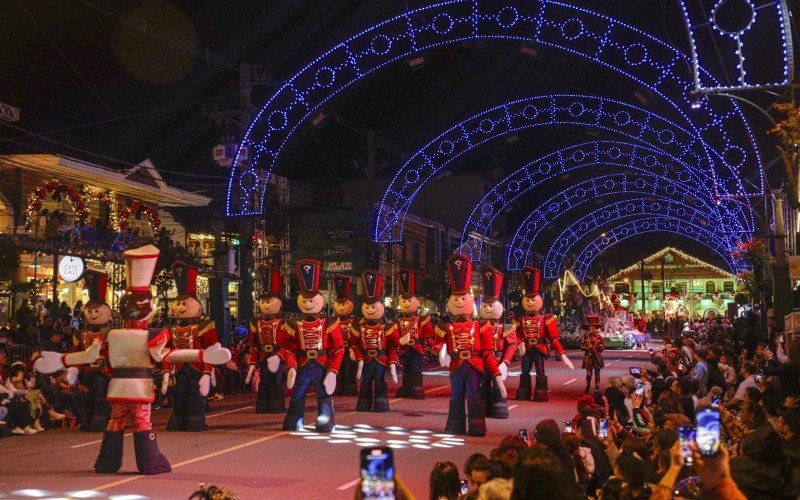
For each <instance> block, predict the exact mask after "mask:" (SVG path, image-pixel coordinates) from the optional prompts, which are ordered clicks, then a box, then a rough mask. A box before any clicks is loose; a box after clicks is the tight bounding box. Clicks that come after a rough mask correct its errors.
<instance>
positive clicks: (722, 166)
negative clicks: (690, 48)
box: [226, 0, 763, 216]
mask: <svg viewBox="0 0 800 500" xmlns="http://www.w3.org/2000/svg"><path fill="white" fill-rule="evenodd" d="M479 39H504V40H515V41H521V42H526V43H532V44H536V45H543V46H547V47H551V48H554V49H556V50H561V51H565V52H568V53H570V54H572V55H574V56H577V57H582V58H585V59H587V60H589V61H591V62H593V63H596V64H598V65H600V66H603V67H605V68H609V69H611V70H614V71H616V72H618V73H620V74H622V75H624V76H625V77H627V78H629V79H631V80H633V81H635V82H637V83H638V84H640V85H642V86H643V87H646V88H648V89H650V90H651V91H652V92H653V93H654V94H656V95H658V96H661V97H662V98H663V99H664V100H665V101H666V102H667V103H669V104H670V105H671V106H672V107H673V108H674V109H675V110H676V111H677V113H679V114H680V115H681V116H682V117H683V118H684V120H685V121H686V123H687V124H689V128H690V129H691V132H692V134H693V135H697V136H698V137H700V138H701V139H702V141H703V148H704V150H705V152H706V155H707V156H708V159H709V161H710V162H711V165H710V166H711V170H710V172H709V176H710V178H711V179H712V181H713V186H714V189H715V191H716V193H717V194H718V195H719V196H721V197H727V196H740V195H748V194H749V195H752V194H760V193H761V192H762V191H763V186H761V185H759V186H758V190H757V192H754V191H753V190H752V189H750V190H749V191H748V189H747V188H745V186H744V185H743V184H742V182H741V175H740V174H741V173H742V172H741V170H742V168H743V166H744V165H750V166H755V167H757V168H758V169H759V172H760V171H761V166H762V162H761V158H760V154H759V152H758V150H757V148H756V146H755V144H756V143H755V141H754V140H753V138H752V133H751V131H750V127H749V125H748V123H747V121H746V120H745V118H744V115H743V114H742V112H741V110H740V109H739V107H738V105H737V104H736V103H735V102H734V101H733V100H730V99H714V100H713V101H708V102H706V103H705V105H704V106H703V107H701V108H700V109H696V110H692V114H691V115H689V114H687V113H686V112H685V110H686V109H688V108H689V104H690V101H691V97H690V96H689V95H688V94H687V91H688V90H690V89H692V88H693V86H694V83H693V80H694V78H693V76H692V71H691V70H690V69H689V67H690V62H691V61H690V59H689V58H688V57H687V56H686V55H685V54H682V53H681V52H679V51H678V50H677V49H675V48H674V47H673V46H672V45H670V44H667V43H664V42H662V41H660V40H658V39H657V38H655V37H653V36H652V35H649V34H647V33H645V32H643V31H641V30H639V29H637V28H634V27H633V26H630V25H628V24H625V23H622V22H620V21H617V20H615V19H612V18H610V17H608V16H604V15H602V14H599V13H596V12H593V11H590V10H587V9H584V8H582V7H578V6H573V5H567V4H564V3H561V2H558V1H554V0H530V1H528V2H524V3H519V2H512V1H488V0H487V1H482V0H451V1H446V2H441V3H436V4H432V5H428V6H424V7H421V8H418V9H415V10H409V11H407V12H405V13H403V14H401V15H399V16H396V17H393V18H391V19H387V20H384V21H382V22H380V23H378V24H376V25H375V26H372V27H370V28H368V29H366V30H364V31H362V32H360V33H358V34H357V35H354V36H352V37H350V38H348V39H346V40H344V41H342V42H340V43H338V44H337V45H335V46H334V47H333V48H331V49H330V50H328V51H327V52H325V53H324V54H322V55H321V56H319V57H318V58H316V59H314V60H313V61H311V62H310V63H309V64H307V65H306V66H305V67H304V68H303V69H302V70H300V71H299V72H298V73H296V74H295V75H294V76H292V77H291V78H289V79H288V80H287V82H286V83H285V84H284V85H282V86H281V87H280V88H279V89H278V91H277V92H276V93H275V94H274V95H273V96H272V98H270V99H269V101H268V102H267V103H266V104H265V105H264V107H263V108H262V109H261V110H260V111H259V113H258V114H257V115H256V117H255V118H254V120H253V121H252V123H251V124H250V126H249V127H248V128H247V130H246V132H245V134H244V138H243V139H242V142H241V144H240V147H239V149H238V150H237V153H236V156H235V158H234V161H233V167H232V168H231V176H230V179H229V182H228V192H227V196H226V213H227V214H228V215H229V216H247V215H260V214H262V213H263V211H264V192H265V189H266V185H267V180H268V178H269V175H268V174H269V172H271V171H272V169H273V167H274V166H275V164H276V162H277V160H278V158H279V157H280V155H281V153H282V151H283V149H284V147H285V146H286V143H287V141H288V139H289V138H290V137H291V136H292V134H293V133H294V132H295V131H296V130H297V128H298V127H299V126H300V124H301V123H303V122H304V121H305V120H306V119H307V118H308V117H309V116H310V115H311V114H312V113H313V112H314V111H315V110H317V109H318V108H319V107H320V106H322V105H323V104H324V103H325V102H327V101H328V100H330V99H331V98H333V97H334V96H335V95H337V94H338V93H339V92H341V91H342V90H344V89H346V88H349V87H350V86H352V85H353V84H354V83H355V82H357V81H359V80H361V79H362V78H364V77H365V76H366V75H368V74H371V73H372V72H374V71H376V70H378V69H380V68H381V67H383V66H386V65H388V64H390V63H392V62H394V61H398V60H402V59H406V58H408V57H409V56H410V55H412V54H415V53H418V52H421V51H424V50H426V49H429V48H434V47H438V46H443V45H450V44H456V43H462V42H464V41H467V40H479ZM702 83H703V84H705V85H710V86H711V85H714V84H715V83H716V82H715V81H714V79H713V78H712V77H710V76H708V74H707V73H703V74H702ZM243 147H245V148H246V149H243ZM244 151H247V154H246V155H245V154H244ZM759 180H760V181H761V182H762V183H763V179H761V176H759Z"/></svg>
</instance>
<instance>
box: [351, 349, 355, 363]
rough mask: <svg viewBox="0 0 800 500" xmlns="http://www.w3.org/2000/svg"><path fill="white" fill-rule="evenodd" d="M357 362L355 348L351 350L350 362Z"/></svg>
mask: <svg viewBox="0 0 800 500" xmlns="http://www.w3.org/2000/svg"><path fill="white" fill-rule="evenodd" d="M355 360H356V352H355V351H354V350H353V348H350V361H353V362H355Z"/></svg>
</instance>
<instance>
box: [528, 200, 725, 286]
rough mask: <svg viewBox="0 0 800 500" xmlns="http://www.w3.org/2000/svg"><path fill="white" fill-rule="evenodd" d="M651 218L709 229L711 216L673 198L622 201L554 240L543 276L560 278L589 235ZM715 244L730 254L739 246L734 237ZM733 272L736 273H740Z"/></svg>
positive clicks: (586, 216)
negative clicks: (578, 247) (629, 222)
mask: <svg viewBox="0 0 800 500" xmlns="http://www.w3.org/2000/svg"><path fill="white" fill-rule="evenodd" d="M648 216H655V217H658V216H662V217H670V218H673V219H677V220H682V221H686V222H689V223H691V224H693V225H695V226H698V227H705V228H707V229H709V227H707V226H706V225H703V223H702V222H703V220H704V219H705V220H706V221H708V214H706V213H704V212H702V211H700V210H698V209H696V208H694V207H691V206H686V205H684V204H683V203H680V202H676V201H675V200H672V199H669V198H664V197H661V196H650V197H642V198H633V199H627V200H622V201H618V202H615V203H611V204H609V205H605V206H603V207H600V208H598V209H596V210H594V211H593V212H590V213H588V214H586V215H584V216H583V217H581V218H580V219H578V220H577V221H575V222H573V223H572V224H570V226H569V227H567V228H566V229H564V230H563V231H562V232H561V234H559V235H558V236H557V237H556V238H554V239H553V244H552V245H551V246H550V249H549V250H548V251H547V255H546V256H545V259H544V263H543V265H542V274H543V276H544V277H545V278H548V279H552V278H558V277H559V275H560V272H561V265H562V263H563V262H564V259H565V258H566V256H567V255H568V254H570V253H572V250H573V249H574V248H575V246H576V245H578V244H579V243H580V242H582V241H583V239H584V238H586V237H587V236H588V235H590V234H592V233H594V234H597V233H600V232H602V231H603V228H605V227H606V226H608V225H611V224H616V223H619V222H620V221H622V220H625V221H627V220H631V219H634V218H635V219H637V220H641V219H642V217H648ZM708 226H710V224H708ZM710 229H711V231H712V232H713V231H714V229H715V228H713V227H710ZM714 234H718V233H714ZM715 241H716V243H718V244H719V245H720V246H721V247H722V248H723V249H724V250H725V251H726V252H731V251H733V250H734V249H735V245H736V243H737V240H736V238H735V237H734V236H733V235H725V237H723V236H721V237H719V238H717V239H716V240H715ZM733 272H734V273H736V270H734V271H733Z"/></svg>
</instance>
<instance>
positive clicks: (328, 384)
mask: <svg viewBox="0 0 800 500" xmlns="http://www.w3.org/2000/svg"><path fill="white" fill-rule="evenodd" d="M322 385H324V386H325V392H327V393H328V395H330V394H333V391H335V390H336V374H335V373H333V372H332V371H329V372H328V374H327V375H325V380H324V381H323V382H322Z"/></svg>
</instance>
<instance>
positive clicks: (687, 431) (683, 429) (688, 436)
mask: <svg viewBox="0 0 800 500" xmlns="http://www.w3.org/2000/svg"><path fill="white" fill-rule="evenodd" d="M696 437H697V429H696V428H695V426H693V425H681V426H679V427H678V443H680V447H681V455H683V463H684V465H692V464H694V458H692V443H694V441H695V438H696Z"/></svg>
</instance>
